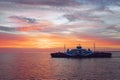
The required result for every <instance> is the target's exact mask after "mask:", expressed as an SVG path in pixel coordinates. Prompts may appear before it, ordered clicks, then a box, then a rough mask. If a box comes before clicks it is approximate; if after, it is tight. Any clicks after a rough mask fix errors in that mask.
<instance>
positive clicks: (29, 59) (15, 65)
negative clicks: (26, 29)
mask: <svg viewBox="0 0 120 80" xmlns="http://www.w3.org/2000/svg"><path fill="white" fill-rule="evenodd" d="M119 74H120V57H116V55H115V57H113V58H102V59H101V58H98V59H95V58H91V59H70V58H69V59H68V58H67V59H66V58H51V57H50V55H49V53H21V54H20V53H11V54H0V80H40V79H48V80H49V79H51V80H56V79H65V80H74V79H75V80H80V79H81V80H87V79H88V80H119V79H120V76H119Z"/></svg>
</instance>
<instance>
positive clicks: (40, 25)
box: [17, 21, 53, 31]
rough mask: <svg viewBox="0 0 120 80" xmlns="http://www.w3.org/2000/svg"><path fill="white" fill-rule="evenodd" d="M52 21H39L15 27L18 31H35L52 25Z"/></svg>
mask: <svg viewBox="0 0 120 80" xmlns="http://www.w3.org/2000/svg"><path fill="white" fill-rule="evenodd" d="M52 25H53V23H52V22H49V21H43V22H39V23H37V24H26V25H23V26H20V27H18V28H17V30H18V31H37V30H42V29H45V28H47V27H49V26H52Z"/></svg>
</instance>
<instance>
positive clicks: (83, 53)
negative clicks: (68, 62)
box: [51, 45, 112, 58]
mask: <svg viewBox="0 0 120 80" xmlns="http://www.w3.org/2000/svg"><path fill="white" fill-rule="evenodd" d="M111 56H112V54H111V53H109V52H97V51H92V50H90V49H88V50H86V49H83V48H82V47H81V46H80V45H79V46H77V47H76V48H75V49H71V50H69V49H67V50H66V51H64V52H55V53H51V57H53V58H111Z"/></svg>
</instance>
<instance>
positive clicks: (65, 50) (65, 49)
mask: <svg viewBox="0 0 120 80" xmlns="http://www.w3.org/2000/svg"><path fill="white" fill-rule="evenodd" d="M65 51H66V46H65V44H64V52H65Z"/></svg>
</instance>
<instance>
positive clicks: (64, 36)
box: [0, 0, 120, 49]
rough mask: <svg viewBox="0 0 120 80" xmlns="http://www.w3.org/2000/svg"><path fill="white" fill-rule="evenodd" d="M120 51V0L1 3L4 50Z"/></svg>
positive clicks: (4, 0)
mask: <svg viewBox="0 0 120 80" xmlns="http://www.w3.org/2000/svg"><path fill="white" fill-rule="evenodd" d="M93 43H95V44H96V46H97V47H104V48H113V49H120V0H0V48H61V47H63V46H64V44H66V46H67V47H70V48H71V47H75V46H76V45H78V44H81V45H82V46H83V47H85V48H92V46H93Z"/></svg>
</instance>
